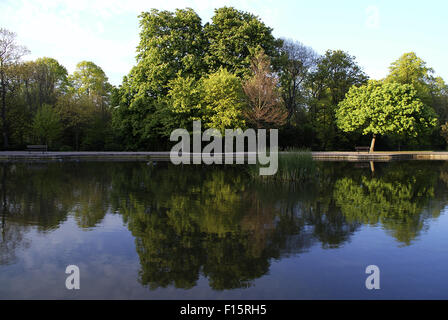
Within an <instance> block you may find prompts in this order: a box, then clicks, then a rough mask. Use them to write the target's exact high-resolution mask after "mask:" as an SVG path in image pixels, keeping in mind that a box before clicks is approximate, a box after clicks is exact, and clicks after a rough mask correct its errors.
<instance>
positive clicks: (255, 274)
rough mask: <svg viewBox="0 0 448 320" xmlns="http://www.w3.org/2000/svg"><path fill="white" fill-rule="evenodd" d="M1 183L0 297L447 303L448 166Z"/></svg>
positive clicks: (34, 171)
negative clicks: (289, 176) (374, 279)
mask: <svg viewBox="0 0 448 320" xmlns="http://www.w3.org/2000/svg"><path fill="white" fill-rule="evenodd" d="M0 187H1V191H0V198H1V204H0V208H1V209H0V210H1V229H0V230H1V237H0V298H2V299H10V298H15V299H22V298H32V299H42V298H61V299H77V298H86V299H92V298H93V299H98V298H101V299H103V298H104V299H114V298H124V299H141V298H143V299H413V298H420V299H441V298H443V299H448V275H447V270H448V216H447V214H446V211H447V209H446V208H447V204H448V162H441V161H440V162H439V161H432V162H423V161H413V162H392V163H375V170H374V172H372V171H371V168H370V166H369V165H367V166H366V165H363V164H355V163H342V162H338V163H336V162H335V163H332V162H319V163H317V172H316V175H315V177H314V178H313V179H311V180H310V181H308V182H307V183H300V184H299V183H295V184H293V183H277V182H272V181H271V182H268V181H257V180H254V179H253V178H251V177H250V175H248V174H247V171H246V170H245V167H244V166H234V167H229V166H220V167H207V166H202V167H201V166H184V167H181V166H179V167H177V166H173V165H171V164H168V163H158V164H156V165H147V164H146V163H142V162H122V163H113V162H107V163H99V162H91V163H88V162H86V163H82V162H80V163H74V162H64V163H9V164H6V163H3V164H0ZM72 264H74V265H77V266H78V267H79V269H80V274H81V288H80V290H67V289H66V287H65V280H66V277H67V276H68V275H67V274H65V268H66V266H67V265H72ZM371 264H374V265H377V266H378V267H379V268H380V270H381V280H380V284H381V289H380V290H367V289H366V287H365V280H366V277H367V276H368V275H367V274H366V273H365V268H366V266H368V265H371Z"/></svg>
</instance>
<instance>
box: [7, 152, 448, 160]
mask: <svg viewBox="0 0 448 320" xmlns="http://www.w3.org/2000/svg"><path fill="white" fill-rule="evenodd" d="M282 153H290V152H286V151H281V152H279V154H282ZM220 154H221V155H223V156H224V155H226V154H225V153H220ZM248 154H249V153H248V152H244V153H232V155H233V156H237V157H241V156H247V155H248ZM311 154H312V156H313V159H314V160H317V161H397V160H448V151H401V152H398V151H391V152H389V151H375V152H372V153H368V152H354V151H316V152H311ZM191 155H192V157H195V156H197V155H198V154H194V153H191ZM217 155H218V154H217ZM70 160H72V161H169V160H170V152H169V151H136V152H133V151H120V152H118V151H78V152H75V151H68V152H59V151H47V152H41V151H31V152H30V151H0V162H5V161H7V162H9V161H70Z"/></svg>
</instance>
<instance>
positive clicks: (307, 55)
mask: <svg viewBox="0 0 448 320" xmlns="http://www.w3.org/2000/svg"><path fill="white" fill-rule="evenodd" d="M317 59H318V55H317V53H316V52H315V51H314V50H313V49H311V48H310V47H306V46H305V45H303V44H302V43H300V42H295V41H293V40H284V41H283V46H282V48H281V68H280V83H281V89H282V98H283V101H284V103H285V107H286V109H287V110H288V120H290V119H291V118H292V117H293V115H294V114H295V113H296V112H297V111H298V108H299V107H300V106H301V107H302V108H306V105H307V102H308V100H309V93H308V88H307V86H306V80H307V78H308V76H309V74H310V72H311V71H312V69H313V68H315V67H316V64H317Z"/></svg>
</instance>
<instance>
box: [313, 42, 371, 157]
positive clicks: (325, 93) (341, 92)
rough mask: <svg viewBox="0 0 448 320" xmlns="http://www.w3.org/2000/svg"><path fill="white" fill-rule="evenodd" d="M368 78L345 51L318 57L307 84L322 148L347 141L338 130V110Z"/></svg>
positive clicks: (353, 58)
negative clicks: (354, 87)
mask: <svg viewBox="0 0 448 320" xmlns="http://www.w3.org/2000/svg"><path fill="white" fill-rule="evenodd" d="M367 79H368V78H367V76H366V75H365V73H364V72H363V71H362V69H361V67H359V66H358V64H357V63H356V60H355V57H353V56H351V55H349V54H348V53H346V52H344V51H342V50H335V51H333V50H327V52H325V54H324V55H323V56H321V57H319V59H318V62H317V66H316V68H315V69H314V70H313V71H312V72H311V73H310V75H309V77H308V81H307V85H308V86H309V88H310V91H311V92H310V95H311V99H310V106H309V107H310V111H311V118H312V123H313V127H314V128H315V130H316V134H317V137H318V139H319V140H320V145H321V146H320V147H321V148H323V149H329V148H330V147H334V146H335V145H337V144H338V143H339V144H340V143H341V142H342V141H341V140H342V139H346V137H344V136H341V135H340V133H339V132H338V131H337V126H336V119H335V109H336V107H337V105H338V103H339V102H341V101H342V100H344V97H345V94H346V93H347V92H348V90H349V89H350V88H351V87H352V86H353V85H362V84H364V83H365V82H366V81H367Z"/></svg>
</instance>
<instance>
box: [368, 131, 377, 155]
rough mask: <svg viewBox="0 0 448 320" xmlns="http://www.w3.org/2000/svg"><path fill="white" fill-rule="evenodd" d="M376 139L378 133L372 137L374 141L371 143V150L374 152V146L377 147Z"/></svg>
mask: <svg viewBox="0 0 448 320" xmlns="http://www.w3.org/2000/svg"><path fill="white" fill-rule="evenodd" d="M375 139H376V135H375V134H374V135H373V137H372V143H371V144H370V151H369V152H373V150H374V148H375Z"/></svg>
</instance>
